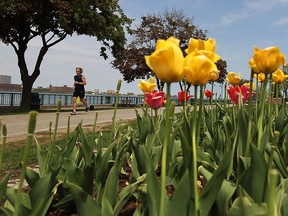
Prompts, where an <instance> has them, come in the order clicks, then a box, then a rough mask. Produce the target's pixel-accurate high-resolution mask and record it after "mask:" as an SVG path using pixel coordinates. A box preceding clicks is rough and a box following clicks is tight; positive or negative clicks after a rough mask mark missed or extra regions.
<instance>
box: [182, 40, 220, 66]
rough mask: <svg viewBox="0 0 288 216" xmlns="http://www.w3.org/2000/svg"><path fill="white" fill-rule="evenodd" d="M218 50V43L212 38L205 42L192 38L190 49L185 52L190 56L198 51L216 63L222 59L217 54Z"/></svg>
mask: <svg viewBox="0 0 288 216" xmlns="http://www.w3.org/2000/svg"><path fill="white" fill-rule="evenodd" d="M215 50H216V41H215V40H214V39H212V38H208V40H206V41H204V40H201V39H194V38H190V40H189V43H188V49H186V50H185V52H186V53H187V54H190V53H192V52H194V51H198V53H199V54H201V55H206V56H207V57H208V58H210V59H211V61H213V62H216V61H218V60H219V59H221V57H220V56H219V55H217V54H216V53H215Z"/></svg>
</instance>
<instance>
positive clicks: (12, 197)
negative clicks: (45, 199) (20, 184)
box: [5, 187, 32, 215]
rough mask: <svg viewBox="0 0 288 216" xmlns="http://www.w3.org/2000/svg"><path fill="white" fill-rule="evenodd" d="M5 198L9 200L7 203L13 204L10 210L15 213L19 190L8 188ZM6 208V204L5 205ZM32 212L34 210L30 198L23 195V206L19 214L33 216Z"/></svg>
mask: <svg viewBox="0 0 288 216" xmlns="http://www.w3.org/2000/svg"><path fill="white" fill-rule="evenodd" d="M5 196H6V198H7V200H6V202H9V203H10V204H11V206H10V207H11V208H9V209H10V210H12V211H14V207H15V204H16V198H17V189H15V188H12V187H8V188H7V190H6V192H5ZM5 206H6V203H5ZM31 210H32V205H31V202H30V198H29V196H28V194H26V193H22V194H21V205H20V210H19V213H20V214H21V215H31Z"/></svg>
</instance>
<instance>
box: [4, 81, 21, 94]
mask: <svg viewBox="0 0 288 216" xmlns="http://www.w3.org/2000/svg"><path fill="white" fill-rule="evenodd" d="M0 91H7V92H10V91H13V92H21V91H22V86H21V85H20V84H10V83H0Z"/></svg>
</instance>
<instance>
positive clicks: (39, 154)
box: [36, 141, 47, 175]
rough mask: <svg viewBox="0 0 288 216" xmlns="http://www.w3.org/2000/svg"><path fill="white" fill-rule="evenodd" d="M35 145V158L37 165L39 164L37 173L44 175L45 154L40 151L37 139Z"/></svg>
mask: <svg viewBox="0 0 288 216" xmlns="http://www.w3.org/2000/svg"><path fill="white" fill-rule="evenodd" d="M36 146H37V160H38V165H39V173H40V175H44V173H45V171H46V160H47V154H46V155H45V153H44V152H43V151H42V148H41V146H40V144H39V143H38V141H36Z"/></svg>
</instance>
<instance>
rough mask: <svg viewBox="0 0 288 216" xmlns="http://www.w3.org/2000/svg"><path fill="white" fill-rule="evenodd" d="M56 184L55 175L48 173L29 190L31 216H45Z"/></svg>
mask: <svg viewBox="0 0 288 216" xmlns="http://www.w3.org/2000/svg"><path fill="white" fill-rule="evenodd" d="M56 183H57V180H56V173H53V172H49V173H48V174H47V175H45V176H43V177H41V178H40V179H39V180H38V181H37V183H36V184H35V185H34V186H33V188H31V191H30V192H29V197H30V200H31V206H32V212H31V213H30V215H31V216H32V215H34V216H40V215H43V216H44V215H46V213H47V210H48V209H49V207H50V205H51V203H52V200H53V193H54V190H55V185H56Z"/></svg>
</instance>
